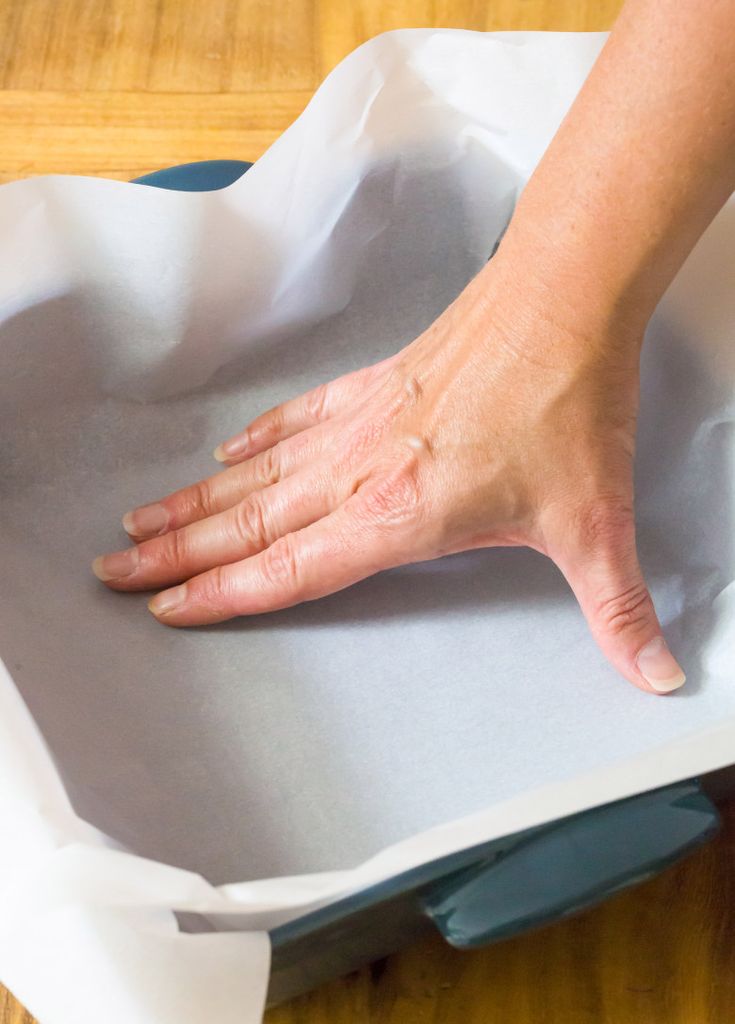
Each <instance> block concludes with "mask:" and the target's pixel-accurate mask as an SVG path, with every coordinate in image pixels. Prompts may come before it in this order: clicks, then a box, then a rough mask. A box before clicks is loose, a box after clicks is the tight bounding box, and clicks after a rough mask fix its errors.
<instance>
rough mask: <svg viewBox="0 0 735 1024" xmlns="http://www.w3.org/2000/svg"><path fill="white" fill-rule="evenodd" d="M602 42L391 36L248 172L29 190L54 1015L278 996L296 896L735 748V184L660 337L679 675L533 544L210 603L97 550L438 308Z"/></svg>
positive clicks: (29, 578)
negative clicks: (677, 679) (608, 651)
mask: <svg viewBox="0 0 735 1024" xmlns="http://www.w3.org/2000/svg"><path fill="white" fill-rule="evenodd" d="M603 41H604V37H603V36H601V35H597V34H588V35H557V34H533V33H532V34H517V33H509V34H508V33H505V34H490V35H486V34H479V33H469V32H460V31H442V32H436V31H402V32H397V33H391V34H389V35H386V36H382V37H379V38H378V39H376V40H374V41H372V42H371V43H369V44H367V45H366V46H364V47H362V48H361V49H360V50H358V51H356V52H355V54H353V55H352V56H351V57H349V58H348V59H347V60H346V61H344V62H343V63H342V64H341V65H340V66H339V67H338V68H337V69H336V70H335V71H334V72H333V73H332V74H331V75H330V76H329V77H328V79H327V80H326V81H325V83H324V85H323V86H322V87H321V89H320V90H319V92H318V93H317V95H316V96H315V98H314V100H313V101H312V103H311V104H310V106H309V107H308V109H307V110H306V112H305V113H304V114H303V115H302V116H301V117H300V118H299V119H298V121H297V122H296V123H295V124H294V125H293V126H292V127H291V128H290V129H289V130H288V131H287V132H286V133H285V134H284V135H283V136H282V137H281V139H279V140H278V142H277V143H276V144H275V145H274V146H273V147H272V148H271V149H270V150H269V151H268V152H267V153H266V154H265V156H263V157H262V158H261V159H260V160H259V161H258V162H257V164H256V165H255V166H254V167H253V168H252V170H251V171H249V172H248V173H247V174H246V175H245V177H244V178H242V179H241V180H240V181H238V182H237V183H235V184H234V185H232V186H230V187H229V188H228V189H225V190H223V191H221V192H218V193H211V194H179V193H171V192H163V191H160V190H157V189H152V188H148V187H145V186H138V185H132V184H124V183H118V182H111V181H102V180H93V179H81V178H60V177H49V178H41V179H35V180H30V181H24V182H18V183H13V184H11V185H6V186H3V187H2V188H0V427H1V429H2V447H1V448H0V566H1V572H0V656H2V658H3V661H4V665H5V669H4V670H2V671H1V672H0V711H1V712H2V714H1V715H0V833H1V834H0V979H2V981H3V982H4V983H6V984H7V985H8V986H9V987H10V988H11V989H13V991H15V992H16V994H17V995H18V997H19V998H21V999H22V1000H23V1001H24V1002H25V1003H26V1004H27V1005H28V1007H29V1008H30V1009H31V1011H32V1012H33V1013H35V1014H36V1015H37V1016H38V1017H39V1018H40V1020H41V1022H42V1024H92V1022H96V1021H98V1020H99V1014H100V1013H104V1015H105V1020H106V1021H107V1022H109V1024H123V1022H124V1024H131V1022H156V1024H159V1022H160V1024H169V1022H170V1024H174V1022H176V1024H195V1022H197V1024H198V1022H200V1021H202V1020H205V1019H210V1018H216V1019H217V1020H218V1021H219V1022H220V1024H229V1022H230V1021H232V1022H233V1024H234V1022H235V1021H238V1022H247V1021H256V1020H258V1019H259V1017H260V1013H261V1009H262V1003H263V998H264V992H265V987H266V983H267V973H268V957H269V949H268V940H267V934H266V930H267V929H268V928H270V927H272V926H273V925H274V924H276V923H279V922H282V921H285V920H288V919H289V918H290V917H294V916H297V915H299V914H301V913H303V912H304V911H305V910H306V909H307V908H309V907H312V906H314V905H317V904H318V903H323V902H326V901H329V900H331V899H334V898H336V897H337V896H338V895H341V894H343V893H346V892H349V891H352V890H356V889H359V888H361V887H362V886H364V885H367V884H369V883H371V882H373V881H377V880H379V879H380V878H384V877H387V876H389V875H391V874H393V873H395V872H397V871H400V870H404V869H406V868H408V867H410V866H412V865H414V864H418V863H420V862H422V861H425V860H427V859H431V858H432V857H435V856H439V855H441V854H442V853H446V852H450V851H451V850H453V849H460V848H462V847H464V846H467V845H469V844H470V843H473V842H479V841H481V840H483V839H486V838H487V839H489V838H492V837H494V836H499V835H503V834H507V833H509V832H512V831H515V830H517V829H519V828H524V827H528V826H529V825H533V824H539V823H541V822H543V821H548V820H553V819H554V818H556V817H559V816H561V815H564V814H568V813H572V812H573V811H576V810H581V809H583V808H585V807H589V806H593V805H595V804H599V803H603V802H606V801H608V800H613V799H616V798H618V797H622V796H626V795H630V794H632V793H635V792H638V791H641V790H645V789H648V788H652V787H654V786H657V785H662V784H665V783H666V782H669V781H673V780H675V779H679V778H686V777H688V776H691V775H694V774H697V773H700V772H703V771H707V770H709V769H713V768H717V767H720V766H722V765H725V764H728V763H731V762H733V761H735V685H734V683H735V672H734V671H733V650H734V649H735V648H734V643H735V583H734V581H735V542H734V541H733V525H734V521H735V515H734V512H733V501H734V498H735V495H734V491H733V482H734V481H735V432H734V431H733V421H734V418H735V417H734V403H733V397H734V395H735V288H734V287H733V285H734V284H735V205H734V204H733V203H732V202H731V203H729V204H728V205H727V206H726V207H725V209H724V210H723V211H722V212H721V213H720V215H719V216H718V217H717V219H716V220H715V222H714V223H713V224H712V226H711V227H710V229H709V230H708V231H707V233H706V234H705V236H704V237H703V239H702V240H701V242H700V243H699V245H698V246H697V248H696V249H695V251H694V253H693V254H692V256H691V257H690V259H689V260H688V261H687V264H686V265H685V267H684V268H683V270H682V271H681V273H680V274H679V276H678V277H677V279H676V281H675V282H674V284H673V286H672V287H671V289H670V291H669V293H668V294H667V296H666V297H665V299H664V301H663V302H662V304H661V306H660V308H659V311H658V312H657V314H656V317H655V319H654V321H653V323H652V325H651V327H650V330H649V332H648V337H647V342H646V346H645V353H644V372H643V411H642V417H641V424H640V442H639V445H640V447H639V455H638V460H637V513H638V522H639V532H640V549H641V556H642V561H643V564H644V568H645V570H646V572H647V575H648V578H649V580H650V581H651V583H652V587H653V591H654V596H655V598H656V603H657V608H658V610H659V613H660V615H661V618H662V621H663V622H664V624H665V627H666V631H667V635H668V636H669V639H670V641H671V643H672V646H673V647H674V648H675V650H676V652H677V654H678V655H679V657H680V658H681V660H682V662H683V663H684V665H685V666H686V668H687V670H688V676H689V679H688V682H687V686H686V688H685V689H684V690H683V691H681V693H678V694H676V695H675V696H672V697H670V698H666V699H656V698H654V697H651V696H648V695H646V694H643V693H641V692H639V691H636V690H635V689H633V688H632V687H630V686H629V685H627V684H626V683H625V682H623V681H622V680H621V679H620V678H619V677H618V676H617V675H616V674H615V672H614V671H613V670H612V669H611V668H610V667H609V666H608V665H607V664H606V662H605V661H604V659H603V658H602V656H601V654H600V653H599V652H598V651H597V649H596V647H595V645H594V643H593V642H592V640H591V638H590V637H589V635H588V632H587V629H586V626H585V624H584V622H583V620H582V617H581V614H580V612H579V610H578V608H577V607H576V604H575V602H574V600H573V598H572V596H571V594H570V592H569V591H568V588H567V587H566V585H565V583H564V581H563V580H562V579H561V577H560V575H559V573H558V572H557V571H556V569H555V568H554V566H553V565H552V564H551V563H550V562H548V561H546V560H544V559H543V558H541V557H540V556H538V555H536V554H534V553H532V552H528V551H522V550H512V551H511V550H495V551H481V552H473V553H470V554H465V555H458V556H453V557H449V558H445V559H442V560H439V561H435V562H430V563H424V564H421V565H414V566H409V567H404V568H400V569H396V570H392V571H390V572H386V573H382V574H380V575H379V576H376V577H374V578H373V579H370V580H367V581H365V582H363V583H361V584H359V585H357V586H355V587H353V588H351V589H350V590H348V591H345V592H343V593H341V594H339V595H336V596H334V597H332V598H327V599H324V600H322V601H319V602H314V603H312V604H309V605H305V606H301V607H298V608H295V609H291V610H288V611H284V612H278V613H275V614H272V615H265V616H258V617H253V618H249V619H241V620H237V621H234V622H232V623H227V624H224V625H222V626H216V627H209V628H202V629H192V630H186V631H184V630H171V629H166V628H165V627H163V626H160V625H159V624H158V623H156V622H155V620H153V618H152V617H151V616H150V615H149V613H148V612H147V611H146V608H145V600H146V598H145V596H143V595H119V594H114V593H112V592H110V591H108V590H107V589H106V588H104V586H103V585H102V584H100V583H98V582H97V581H96V580H95V579H94V578H93V577H92V575H91V572H90V570H89V563H90V561H91V559H92V558H93V557H94V556H95V555H97V554H99V553H101V552H103V551H108V550H112V549H114V548H116V547H118V546H122V545H123V544H124V543H125V538H124V535H123V534H122V530H121V528H120V526H119V520H120V516H121V515H122V513H123V512H124V511H126V510H127V509H128V508H131V507H134V506H135V505H137V504H140V503H143V502H147V501H151V500H154V499H156V498H157V497H161V496H163V495H164V494H166V493H168V492H170V491H171V490H173V489H175V488H176V487H179V486H182V485H183V484H186V483H189V482H192V481H193V480H195V479H198V478H201V477H202V476H205V475H208V474H210V473H211V472H212V471H213V469H214V464H213V462H212V460H211V450H212V448H213V447H214V446H215V444H217V443H218V442H219V441H221V440H222V439H223V438H225V437H227V436H229V435H230V434H232V433H234V432H235V431H236V430H237V429H238V428H240V427H241V426H244V425H245V423H246V422H247V421H248V420H249V419H250V418H251V417H253V416H254V415H256V414H257V413H258V412H260V411H262V410H264V409H265V408H267V407H269V406H271V405H273V404H274V403H276V402H278V401H280V400H283V399H285V398H287V397H290V396H292V395H295V394H298V393H299V392H301V391H303V390H305V389H306V388H308V387H310V386H312V385H314V384H316V383H318V382H320V381H322V380H325V379H328V378H331V377H334V376H336V375H338V374H340V373H343V372H345V371H347V370H349V369H353V368H357V367H359V366H363V365H366V364H368V363H370V362H373V361H375V360H377V359H380V358H382V357H384V356H385V355H387V354H389V353H391V352H394V351H396V350H397V349H398V348H399V347H400V346H402V345H403V344H405V343H407V342H408V341H409V340H411V339H412V338H413V337H414V336H415V335H416V334H417V333H418V332H419V331H420V330H422V329H423V328H424V327H425V326H427V325H428V324H429V323H430V322H431V321H432V319H433V318H434V317H435V316H436V315H437V314H438V313H439V312H440V311H441V310H442V309H443V308H444V307H445V306H446V305H447V304H448V303H449V302H450V301H451V300H452V299H453V298H454V296H455V295H456V294H457V293H458V292H459V291H460V290H461V288H462V287H463V286H464V284H465V283H466V282H467V281H468V280H469V279H470V278H471V277H472V276H473V274H475V273H476V272H477V271H478V270H479V269H480V267H481V266H482V264H483V263H484V261H485V260H486V259H487V257H488V255H489V254H490V253H491V252H492V250H493V247H494V245H495V243H496V241H497V239H498V238H499V236H500V235H501V234H502V231H503V230H504V228H505V226H506V224H507V222H508V220H509V218H510V216H511V214H512V211H513V207H514V203H515V200H516V198H517V195H518V193H519V191H520V190H521V188H522V187H523V185H524V182H525V181H526V180H527V178H528V176H529V174H530V173H531V171H532V169H533V167H534V165H535V163H536V162H537V160H538V159H539V157H540V155H541V154H542V152H543V150H544V148H545V146H546V145H547V144H548V142H549V140H550V139H551V137H552V135H553V133H554V130H555V128H556V126H557V125H558V123H559V121H560V119H561V118H562V116H563V114H564V112H565V111H566V109H567V108H568V106H569V104H570V103H571V101H572V99H573V97H574V95H575V93H576V91H577V90H578V89H579V87H580V85H581V83H582V81H583V80H584V77H585V75H586V73H587V72H588V70H589V68H590V67H591V65H592V63H593V61H594V59H595V57H596V55H597V53H598V51H599V48H600V46H601V45H602V43H603ZM239 155H241V156H242V157H243V158H247V156H248V154H247V153H242V154H239ZM0 669H2V665H0ZM87 823H89V824H87ZM186 910H194V911H199V912H201V913H207V914H210V915H214V916H215V918H216V919H217V920H220V921H224V922H228V924H227V927H228V928H229V929H231V930H226V931H223V932H222V933H220V934H206V935H192V934H183V933H181V932H179V930H178V927H177V924H176V919H175V917H174V911H186Z"/></svg>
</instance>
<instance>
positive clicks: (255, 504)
mask: <svg viewBox="0 0 735 1024" xmlns="http://www.w3.org/2000/svg"><path fill="white" fill-rule="evenodd" d="M234 530H235V538H236V540H238V541H239V542H240V543H241V544H243V545H244V546H245V547H246V548H248V549H253V550H256V551H260V550H261V549H262V548H265V547H267V545H268V529H267V526H266V517H265V512H264V509H263V503H262V501H261V500H260V499H259V498H257V497H256V496H255V495H250V496H249V497H247V498H243V500H242V501H240V502H238V503H237V505H236V506H235V509H234Z"/></svg>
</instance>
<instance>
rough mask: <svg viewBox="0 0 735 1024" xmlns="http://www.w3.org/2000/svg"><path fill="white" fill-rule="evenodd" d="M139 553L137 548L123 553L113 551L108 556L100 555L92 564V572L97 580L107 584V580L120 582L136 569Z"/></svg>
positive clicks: (128, 549)
mask: <svg viewBox="0 0 735 1024" xmlns="http://www.w3.org/2000/svg"><path fill="white" fill-rule="evenodd" d="M139 562H140V552H139V551H138V549H137V548H127V549H126V550H125V551H113V552H112V554H110V555H100V557H99V558H95V560H94V561H93V562H92V572H93V573H94V574H95V576H96V577H97V579H100V580H104V581H105V582H108V581H109V580H120V579H122V578H123V577H124V576H130V574H131V573H132V572H134V570H135V569H137V568H138V563H139Z"/></svg>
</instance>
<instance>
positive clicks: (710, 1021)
mask: <svg viewBox="0 0 735 1024" xmlns="http://www.w3.org/2000/svg"><path fill="white" fill-rule="evenodd" d="M620 5H621V0H281V2H272V3H271V2H268V0H96V2H91V0H0V181H9V180H13V179H15V178H19V177H24V176H27V175H32V174H46V173H52V172H64V173H75V174H92V175H103V176H105V177H111V178H122V179H127V178H132V177H135V176H136V175H139V174H143V173H145V172H146V171H150V170H154V169H156V168H158V167H164V166H168V165H170V164H176V163H181V162H185V161H189V160H202V159H208V158H226V157H231V158H241V159H255V158H257V157H258V156H260V154H261V153H262V152H263V151H264V150H265V149H266V148H267V146H268V145H270V143H271V142H272V141H273V140H274V139H275V138H276V137H277V136H278V135H279V134H280V132H282V131H283V129H284V128H286V126H287V125H288V124H290V122H291V121H292V120H293V119H294V118H295V117H296V116H297V114H299V113H300V111H301V110H302V109H303V107H304V106H305V104H306V103H307V101H308V100H309V97H310V96H311V94H312V92H313V90H314V89H315V88H316V86H317V85H318V84H319V82H320V81H321V80H322V78H323V77H324V76H325V75H326V74H327V72H328V71H329V70H330V69H331V68H332V67H334V65H335V64H336V63H337V62H338V61H339V60H341V59H342V58H343V57H344V56H345V55H346V54H347V53H349V51H350V50H352V49H353V48H354V47H355V46H357V45H358V44H359V43H361V42H363V41H364V40H366V39H368V38H370V37H371V36H373V35H376V34H377V33H378V32H382V31H385V30H386V29H391V28H406V27H421V26H424V27H425V26H432V25H437V26H446V27H454V28H471V29H482V30H491V29H559V30H563V29H567V30H569V29H575V30H579V29H588V30H593V29H605V28H608V27H609V26H610V25H611V23H612V20H613V18H614V16H615V14H616V13H617V11H618V9H619V7H620ZM99 1016H100V1021H101V1022H104V1020H105V1007H104V1006H100V1013H99ZM734 1017H735V803H734V804H732V805H731V806H730V807H729V809H728V810H727V811H726V828H725V831H724V833H723V835H722V836H721V837H720V838H719V839H718V840H717V841H716V842H714V843H713V844H711V845H710V846H709V847H708V848H706V849H704V850H702V851H700V852H699V853H697V854H696V855H694V856H693V857H691V858H690V859H689V860H688V861H687V862H686V863H684V864H682V865H681V866H679V867H677V868H675V869H673V870H671V871H669V872H668V873H666V874H665V875H664V876H662V877H660V878H658V879H656V880H654V881H652V882H650V883H648V884H647V885H644V886H642V887H640V888H638V889H637V890H635V891H633V892H630V893H627V894H624V895H622V896H619V897H618V898H616V899H614V900H612V901H610V902H608V903H607V904H606V905H605V906H603V907H601V908H599V909H598V910H595V911H592V912H589V913H587V914H585V915H583V916H581V917H579V918H577V919H574V920H572V921H568V922H566V923H565V924H562V925H557V926H554V927H552V928H548V929H545V930H544V931H541V932H537V933H535V934H532V935H529V936H526V937H524V938H520V939H517V940H514V941H510V942H506V943H504V944H502V945H499V946H496V947H491V948H489V949H487V950H481V951H478V952H474V953H457V952H455V951H453V950H450V949H449V948H448V947H446V946H444V945H443V944H442V943H441V942H440V941H439V939H438V938H437V939H433V940H430V941H426V942H424V943H422V944H421V945H419V946H416V947H414V948H413V949H410V950H408V951H406V952H405V953H403V954H400V955H398V956H394V957H391V958H390V959H389V960H387V961H385V962H383V963H380V964H377V965H373V967H372V968H370V969H366V970H364V971H361V972H360V973H358V974H356V975H352V976H350V977H348V978H345V979H342V980H340V981H337V982H334V983H333V984H331V985H328V986H325V987H324V988H322V989H320V990H319V991H317V992H315V993H313V994H312V995H310V996H307V997H304V998H302V999H300V1000H296V1001H295V1002H293V1003H291V1004H290V1005H288V1006H284V1007H281V1008H279V1009H277V1010H274V1011H271V1013H269V1014H268V1018H267V1019H268V1024H368V1022H369V1024H727V1022H729V1021H730V1020H732V1019H733V1018H734ZM21 1021H22V1022H25V1024H28V1022H30V1021H31V1018H30V1017H29V1016H28V1015H27V1014H26V1013H25V1012H24V1010H23V1009H22V1008H21V1007H20V1006H19V1005H18V1004H17V1003H16V1002H15V1001H14V1000H13V999H12V997H11V996H9V995H7V994H4V993H3V992H2V990H0V1022H2V1024H21ZM213 1024H216V1021H215V1022H213Z"/></svg>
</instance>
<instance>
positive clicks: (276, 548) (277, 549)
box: [262, 533, 299, 590]
mask: <svg viewBox="0 0 735 1024" xmlns="http://www.w3.org/2000/svg"><path fill="white" fill-rule="evenodd" d="M262 572H263V579H264V581H265V583H266V586H268V587H271V588H275V589H278V590H281V589H286V588H288V589H295V588H297V587H298V582H299V567H298V559H297V557H296V549H295V544H294V536H293V534H290V533H287V534H284V536H283V537H279V538H278V540H276V541H274V542H273V544H271V545H270V547H268V548H266V549H265V551H264V552H263V561H262Z"/></svg>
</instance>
